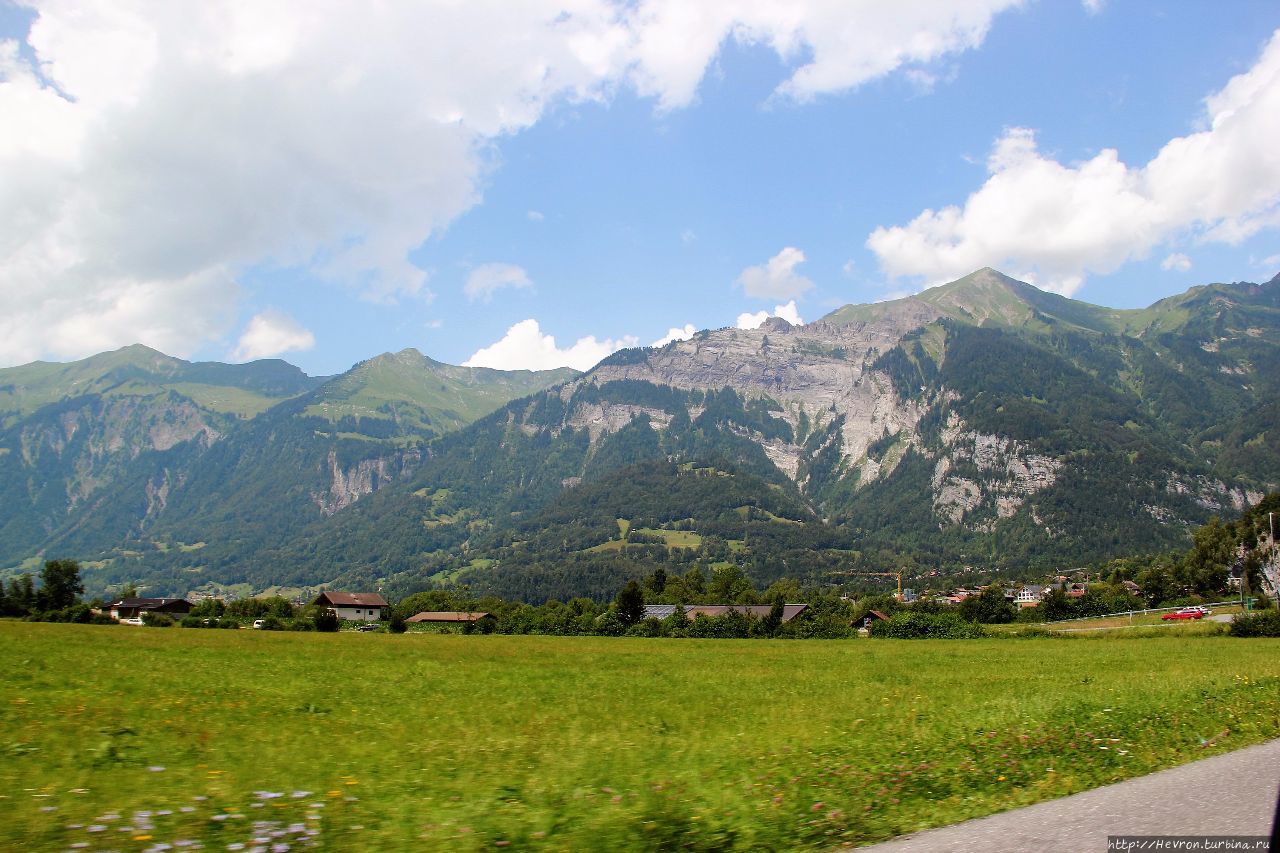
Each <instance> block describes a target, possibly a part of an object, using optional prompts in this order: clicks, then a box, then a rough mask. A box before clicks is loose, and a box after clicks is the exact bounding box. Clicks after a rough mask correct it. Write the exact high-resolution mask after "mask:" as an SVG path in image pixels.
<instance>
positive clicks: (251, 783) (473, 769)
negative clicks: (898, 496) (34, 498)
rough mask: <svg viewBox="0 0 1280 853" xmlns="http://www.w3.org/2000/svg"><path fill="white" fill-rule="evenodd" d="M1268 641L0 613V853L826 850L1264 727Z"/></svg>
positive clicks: (1079, 784) (1187, 755)
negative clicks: (316, 624)
mask: <svg viewBox="0 0 1280 853" xmlns="http://www.w3.org/2000/svg"><path fill="white" fill-rule="evenodd" d="M1278 651H1280V645H1277V642H1276V641H1273V640H1239V639H1233V638H1227V637H1220V636H1215V637H1184V638H1178V637H1157V638H1151V639H1141V640H1126V639H1109V640H1105V641H1087V640H1071V639H1060V640H1049V639H1030V640H1015V639H1004V640H977V641H933V642H927V641H899V642H895V641H882V640H854V641H832V642H826V641H804V642H785V641H773V642H768V641H699V640H641V639H628V638H618V639H612V638H601V637H504V636H462V635H432V634H416V635H403V636H395V635H386V634H372V635H364V634H354V633H343V634H331V635H325V634H293V633H264V632H258V631H199V630H182V629H149V628H127V627H116V626H109V627H107V626H88V625H86V626H80V625H50V624H36V623H25V622H0V666H3V672H4V673H5V677H4V679H3V681H2V682H0V848H6V849H12V848H18V847H21V848H24V849H46V850H55V849H61V850H65V849H91V850H102V849H113V850H125V851H127V850H148V849H150V850H163V849H184V848H186V849H189V848H192V847H196V846H199V845H202V846H203V847H204V848H205V849H218V850H225V849H228V848H229V845H243V847H236V846H230V848H229V849H252V848H254V847H258V848H260V849H263V850H271V849H275V850H285V849H304V848H306V847H308V846H311V847H317V848H319V849H326V850H348V849H366V850H397V849H408V848H416V849H451V850H453V849H462V850H467V849H475V850H479V849H491V848H495V847H505V846H511V847H516V848H527V849H546V850H604V849H609V850H626V849H683V848H689V849H708V850H711V849H714V850H738V849H759V850H776V849H814V850H821V849H831V848H836V847H839V846H841V845H842V844H850V843H860V842H867V841H872V840H876V839H882V838H886V837H889V836H892V835H895V834H898V833H902V832H907V831H910V830H915V829H919V828H922V827H926V826H932V825H939V824H944V823H950V822H953V821H957V820H961V819H964V818H969V817H974V816H977V815H982V814H987V813H990V812H994V811H999V810H1003V809H1008V808H1012V807H1015V806H1019V805H1024V804H1028V803H1032V802H1036V801H1038V800H1043V799H1047V798H1051V797H1057V796H1062V795H1064V794H1068V793H1072V792H1075V791H1079V790H1082V789H1085V788H1089V787H1093V786H1097V785H1100V784H1103V783H1107V782H1111V781H1114V780H1118V779H1122V778H1125V777H1128V776H1134V775H1138V774H1142V773H1146V772H1149V771H1152V770H1155V769H1158V768H1161V767H1166V766H1169V765H1173V764H1177V763H1179V762H1184V761H1189V760H1193V759H1196V758H1200V757H1203V756H1205V755H1208V754H1211V753H1216V752H1221V751H1225V750H1230V749H1235V748H1238V747H1241V746H1244V745H1246V744H1249V743H1254V742H1258V741H1261V740H1265V739H1268V738H1273V737H1277V736H1280V654H1277V652H1278ZM1187 795H1188V797H1192V796H1194V792H1188V794H1187ZM161 845H171V847H163V846H161Z"/></svg>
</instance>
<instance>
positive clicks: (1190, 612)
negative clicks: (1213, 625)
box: [1160, 607, 1204, 622]
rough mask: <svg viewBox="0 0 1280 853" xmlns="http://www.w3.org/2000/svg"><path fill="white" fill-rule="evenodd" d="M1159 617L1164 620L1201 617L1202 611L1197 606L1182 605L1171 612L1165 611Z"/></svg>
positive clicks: (1202, 616) (1202, 615)
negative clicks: (1179, 608)
mask: <svg viewBox="0 0 1280 853" xmlns="http://www.w3.org/2000/svg"><path fill="white" fill-rule="evenodd" d="M1160 618H1161V619H1163V620H1164V621H1166V622H1169V621H1173V620H1176V619H1203V618H1204V611H1203V610H1202V609H1200V608H1199V607H1184V608H1182V609H1181V610H1178V611H1175V612H1173V613H1166V614H1164V615H1163V616H1161V617H1160Z"/></svg>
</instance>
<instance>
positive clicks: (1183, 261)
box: [1160, 252, 1191, 272]
mask: <svg viewBox="0 0 1280 853" xmlns="http://www.w3.org/2000/svg"><path fill="white" fill-rule="evenodd" d="M1160 269H1162V270H1174V271H1175V272H1186V271H1187V270H1189V269H1191V259H1190V258H1188V257H1187V256H1186V255H1184V254H1182V253H1181V252H1174V253H1173V254H1172V255H1169V256H1168V257H1167V258H1165V259H1164V260H1163V261H1161V262H1160Z"/></svg>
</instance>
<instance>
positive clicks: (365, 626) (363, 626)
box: [356, 625, 378, 631]
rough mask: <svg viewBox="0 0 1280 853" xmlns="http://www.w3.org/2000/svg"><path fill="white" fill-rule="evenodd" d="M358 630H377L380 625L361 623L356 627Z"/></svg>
mask: <svg viewBox="0 0 1280 853" xmlns="http://www.w3.org/2000/svg"><path fill="white" fill-rule="evenodd" d="M356 630H357V631H376V630H378V626H377V625H361V626H360V627H359V628H356Z"/></svg>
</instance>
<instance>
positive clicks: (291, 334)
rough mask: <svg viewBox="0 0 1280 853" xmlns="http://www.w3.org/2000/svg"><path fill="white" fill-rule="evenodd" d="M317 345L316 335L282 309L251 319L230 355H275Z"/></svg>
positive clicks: (247, 357) (240, 358)
mask: <svg viewBox="0 0 1280 853" xmlns="http://www.w3.org/2000/svg"><path fill="white" fill-rule="evenodd" d="M315 345H316V338H315V335H313V334H311V332H309V331H307V330H306V329H304V328H303V327H302V326H301V325H299V324H298V321H297V320H294V319H293V318H292V317H290V316H289V315H287V314H282V313H280V312H279V311H263V312H262V313H261V314H258V315H257V316H255V317H254V318H253V319H252V320H250V321H249V325H248V326H246V327H245V330H244V334H242V335H240V341H239V343H237V344H236V348H235V350H233V351H232V353H231V355H230V358H231V360H232V361H253V360H254V359H257V358H274V357H275V356H278V355H281V354H283V353H286V352H292V351H295V350H309V349H311V348H312V347H314V346H315Z"/></svg>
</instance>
